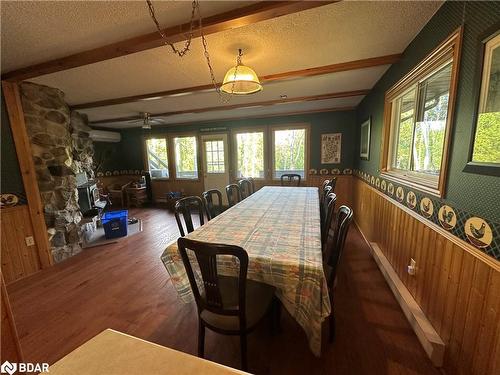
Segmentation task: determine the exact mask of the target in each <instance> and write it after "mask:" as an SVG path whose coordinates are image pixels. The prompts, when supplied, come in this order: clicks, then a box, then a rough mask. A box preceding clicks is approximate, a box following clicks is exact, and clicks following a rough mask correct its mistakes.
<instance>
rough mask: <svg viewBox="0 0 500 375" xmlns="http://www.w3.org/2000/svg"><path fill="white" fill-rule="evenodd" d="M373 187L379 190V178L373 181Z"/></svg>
mask: <svg viewBox="0 0 500 375" xmlns="http://www.w3.org/2000/svg"><path fill="white" fill-rule="evenodd" d="M375 186H376V187H377V189H379V188H380V178H378V177H377V179H376V180H375Z"/></svg>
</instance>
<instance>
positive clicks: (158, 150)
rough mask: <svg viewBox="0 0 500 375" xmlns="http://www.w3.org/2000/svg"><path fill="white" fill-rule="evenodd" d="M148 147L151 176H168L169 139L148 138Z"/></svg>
mask: <svg viewBox="0 0 500 375" xmlns="http://www.w3.org/2000/svg"><path fill="white" fill-rule="evenodd" d="M146 149H147V157H148V169H149V172H150V173H151V178H168V152H167V140H166V139H148V140H146Z"/></svg>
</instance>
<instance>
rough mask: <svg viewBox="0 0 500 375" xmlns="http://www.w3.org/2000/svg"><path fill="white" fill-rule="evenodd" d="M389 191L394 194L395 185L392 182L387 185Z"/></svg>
mask: <svg viewBox="0 0 500 375" xmlns="http://www.w3.org/2000/svg"><path fill="white" fill-rule="evenodd" d="M387 192H388V193H389V194H390V195H394V185H393V184H392V182H389V185H387Z"/></svg>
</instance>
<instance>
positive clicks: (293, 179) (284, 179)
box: [281, 173, 302, 186]
mask: <svg viewBox="0 0 500 375" xmlns="http://www.w3.org/2000/svg"><path fill="white" fill-rule="evenodd" d="M301 178H302V177H300V174H296V173H285V174H282V175H281V186H294V185H295V184H296V185H295V186H300V180H301Z"/></svg>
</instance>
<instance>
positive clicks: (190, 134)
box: [167, 132, 203, 181]
mask: <svg viewBox="0 0 500 375" xmlns="http://www.w3.org/2000/svg"><path fill="white" fill-rule="evenodd" d="M187 137H194V138H195V139H196V173H197V177H196V178H182V177H177V161H176V158H175V156H176V154H175V138H187ZM167 138H168V139H169V142H170V149H171V152H170V154H169V155H170V158H171V160H172V164H171V165H172V172H173V173H172V178H173V180H175V181H201V177H202V176H201V175H202V174H203V171H202V169H201V168H200V163H201V152H202V151H201V149H200V146H201V141H200V137H199V134H198V133H197V132H185V133H184V132H183V133H169V134H168V136H167Z"/></svg>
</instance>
